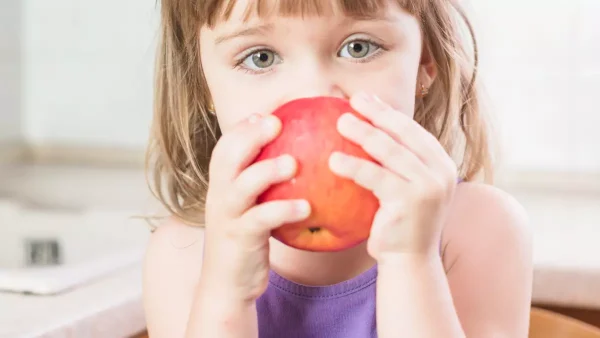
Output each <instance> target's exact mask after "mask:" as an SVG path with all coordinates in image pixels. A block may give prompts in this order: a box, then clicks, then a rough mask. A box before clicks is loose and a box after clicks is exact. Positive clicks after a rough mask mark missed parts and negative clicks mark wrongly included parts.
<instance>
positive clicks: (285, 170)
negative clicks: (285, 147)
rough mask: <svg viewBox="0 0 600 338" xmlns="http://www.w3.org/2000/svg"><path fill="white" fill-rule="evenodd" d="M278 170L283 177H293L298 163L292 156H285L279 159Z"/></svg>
mask: <svg viewBox="0 0 600 338" xmlns="http://www.w3.org/2000/svg"><path fill="white" fill-rule="evenodd" d="M277 169H278V170H279V173H280V174H281V175H284V176H287V175H291V174H293V173H294V170H295V169H296V161H294V158H293V157H291V156H290V155H283V156H281V157H279V158H278V159H277Z"/></svg>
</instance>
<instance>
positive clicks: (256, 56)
mask: <svg viewBox="0 0 600 338" xmlns="http://www.w3.org/2000/svg"><path fill="white" fill-rule="evenodd" d="M276 61H277V54H275V53H274V52H272V51H270V50H259V51H256V52H254V53H252V54H250V55H248V56H247V57H246V58H245V59H244V60H243V61H242V64H243V65H244V66H245V67H246V68H249V69H252V70H262V69H265V68H269V67H271V66H272V65H273V64H275V62H276Z"/></svg>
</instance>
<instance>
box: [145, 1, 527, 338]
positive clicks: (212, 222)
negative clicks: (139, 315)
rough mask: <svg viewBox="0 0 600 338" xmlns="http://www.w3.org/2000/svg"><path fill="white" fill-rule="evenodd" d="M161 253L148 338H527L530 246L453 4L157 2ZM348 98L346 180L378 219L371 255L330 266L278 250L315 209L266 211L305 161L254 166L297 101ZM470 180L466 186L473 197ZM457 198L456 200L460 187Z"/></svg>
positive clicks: (154, 260) (341, 258)
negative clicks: (502, 176)
mask: <svg viewBox="0 0 600 338" xmlns="http://www.w3.org/2000/svg"><path fill="white" fill-rule="evenodd" d="M161 11H162V30H161V32H162V35H161V38H162V39H161V43H160V50H159V58H158V65H157V72H158V73H157V85H156V115H155V121H154V138H153V143H152V147H151V148H150V155H151V156H152V158H151V159H152V163H153V173H154V183H155V185H154V190H155V192H156V193H157V195H158V197H159V198H160V200H161V201H162V202H164V204H165V205H166V206H167V207H168V208H169V210H170V211H171V212H172V214H173V216H172V217H171V218H170V219H169V220H167V221H166V222H164V223H163V224H162V225H161V226H159V227H158V228H157V229H156V231H155V232H154V234H153V235H152V238H151V240H150V243H149V247H148V250H147V256H146V263H145V273H144V300H145V310H146V315H147V323H148V331H149V334H150V336H151V337H152V338H161V337H164V338H174V337H201V338H230V337H231V338H233V337H236V338H238V337H244V338H245V337H252V338H254V337H261V338H265V337H274V338H281V337H299V338H311V337H319V338H320V337H322V338H352V337H357V338H359V337H360V338H363V337H382V338H385V337H411V338H412V337H417V338H425V337H434V338H441V337H474V338H486V337H511V338H512V337H526V336H527V334H528V322H529V309H530V297H531V283H532V257H531V256H532V253H531V239H530V235H529V230H528V229H527V224H526V216H525V214H524V212H523V210H522V208H521V207H520V206H519V205H518V204H517V203H516V202H515V201H514V200H513V199H512V198H511V197H509V196H507V195H506V194H505V193H503V192H501V191H499V190H498V189H496V188H493V187H491V186H490V185H488V184H485V183H476V182H475V181H476V180H477V178H478V177H483V178H484V179H485V180H487V181H488V182H489V177H490V176H489V175H490V172H491V171H490V169H491V167H490V166H491V161H490V158H491V155H490V153H489V149H488V141H487V134H486V133H487V131H486V125H485V123H484V119H483V115H482V112H480V109H479V106H478V93H477V91H476V89H475V87H476V84H475V81H474V79H475V71H474V70H475V69H476V68H475V66H476V62H474V61H476V58H475V60H474V61H473V62H471V61H470V60H469V53H467V48H466V47H464V44H463V42H462V41H461V39H460V35H459V23H460V22H459V21H458V20H456V18H460V15H457V14H460V13H462V12H461V11H460V10H459V9H458V5H457V4H455V3H453V1H451V0H411V1H409V0H344V1H334V0H279V1H269V0H262V1H258V0H256V1H235V0H229V1H225V0H162V8H161ZM311 96H335V97H341V98H347V99H349V100H350V102H351V104H352V106H353V107H354V108H355V109H356V110H357V111H358V112H359V113H360V114H362V115H363V116H364V117H365V118H366V119H367V120H368V121H370V122H371V123H365V122H361V120H358V119H356V118H353V117H352V116H350V115H348V116H343V117H342V118H340V119H339V121H338V125H337V129H338V131H339V133H340V134H341V135H343V136H344V137H346V138H347V139H349V140H350V141H352V142H355V143H356V144H359V145H361V146H362V147H363V148H364V149H365V151H367V152H368V153H370V154H371V155H372V156H373V157H374V158H375V159H377V160H378V162H380V163H381V165H374V164H373V163H371V162H366V161H362V160H360V159H358V158H355V157H351V156H348V155H346V154H343V153H335V154H333V155H332V156H331V157H330V158H329V167H330V169H331V170H332V171H333V172H334V173H335V174H336V175H339V176H341V177H344V178H349V179H352V180H354V181H355V182H356V183H357V184H359V185H361V186H363V187H365V188H367V189H370V190H372V191H373V192H374V194H375V195H376V196H377V198H378V199H379V201H380V209H379V210H378V212H377V215H376V217H375V220H374V223H373V226H372V231H371V236H370V237H369V239H368V240H367V241H366V242H365V243H362V244H360V245H357V246H355V247H353V248H351V249H348V250H344V251H341V252H334V253H314V252H305V251H300V250H296V249H293V248H290V247H287V246H285V245H283V244H282V243H280V242H278V241H276V240H273V239H272V238H270V235H269V234H270V231H271V230H272V229H274V228H277V227H279V226H281V225H282V224H284V223H287V222H294V221H299V220H302V219H304V218H306V217H307V216H308V215H309V214H310V212H311V211H310V205H308V203H307V202H306V201H303V200H298V201H290V200H286V201H274V202H269V203H265V204H260V205H255V203H254V202H255V199H256V197H257V196H258V195H259V194H260V193H261V192H262V191H264V190H265V189H266V188H267V187H268V186H269V185H271V184H274V183H277V182H281V181H284V180H288V179H291V178H292V177H293V176H294V172H295V169H296V166H295V165H296V164H295V162H294V159H293V158H291V157H290V156H282V157H280V158H277V159H272V160H265V161H262V162H258V163H256V164H251V163H252V160H253V159H254V158H255V156H256V155H257V154H258V152H259V150H260V149H261V147H262V146H264V145H265V144H267V143H268V142H270V141H271V140H273V139H274V138H275V137H276V136H277V135H278V132H279V130H280V128H281V122H280V121H279V120H278V119H277V118H275V117H274V116H272V115H270V112H272V111H273V110H274V109H275V108H276V107H278V106H280V105H281V104H283V103H285V102H287V101H290V100H292V99H296V98H300V97H311ZM459 178H460V179H459ZM458 181H461V183H460V184H459V183H458Z"/></svg>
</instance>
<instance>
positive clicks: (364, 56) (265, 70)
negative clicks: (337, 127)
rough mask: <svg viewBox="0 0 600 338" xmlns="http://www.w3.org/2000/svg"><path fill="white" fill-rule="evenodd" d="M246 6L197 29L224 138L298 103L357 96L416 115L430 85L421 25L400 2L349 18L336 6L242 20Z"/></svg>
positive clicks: (431, 67)
mask: <svg viewBox="0 0 600 338" xmlns="http://www.w3.org/2000/svg"><path fill="white" fill-rule="evenodd" d="M332 3H333V1H332ZM246 5H247V2H246V1H237V3H236V4H235V6H234V8H233V11H232V14H231V17H230V18H229V19H228V20H227V21H221V22H219V23H217V25H216V26H215V27H214V29H209V28H208V27H203V28H202V29H201V31H200V50H201V51H200V56H201V62H202V67H203V69H204V73H205V76H206V81H207V83H208V88H209V89H210V93H211V96H212V99H213V104H214V107H215V111H216V114H217V117H218V120H219V125H220V127H221V130H222V131H223V132H224V133H226V132H227V130H228V129H230V128H231V127H232V126H233V125H235V124H236V123H238V122H240V121H242V120H244V119H246V118H248V117H249V116H250V115H252V114H255V113H258V114H269V113H271V112H272V111H273V110H274V109H275V108H277V107H278V106H280V105H281V104H283V103H285V102H287V101H290V100H293V99H296V98H300V97H311V96H337V97H343V98H349V97H350V96H352V95H353V94H355V93H356V92H358V91H366V92H369V93H371V94H374V95H377V96H378V97H379V98H381V99H382V100H383V101H385V102H387V103H388V104H390V105H391V106H392V107H394V108H395V109H397V110H398V111H400V112H402V113H404V114H407V115H410V116H412V115H413V112H414V104H415V95H416V93H417V92H419V91H420V90H421V84H423V85H425V86H426V87H429V85H430V84H431V82H432V81H433V77H434V75H435V65H434V62H433V60H432V58H431V57H430V55H429V53H428V51H427V49H426V48H423V44H422V35H421V32H420V26H419V23H418V21H417V19H416V18H415V17H413V16H412V15H410V14H409V13H408V12H406V11H405V10H404V9H402V8H400V7H399V6H398V5H397V4H396V1H393V0H390V1H389V4H388V6H387V8H385V9H384V10H382V11H380V12H379V13H378V14H377V15H376V16H374V17H369V18H353V17H348V16H345V15H344V14H343V13H342V12H341V11H340V10H339V9H337V8H335V7H334V5H333V4H332V6H331V8H330V9H329V10H328V11H326V13H324V14H322V15H319V16H316V15H315V16H307V17H304V18H302V17H301V16H292V17H290V16H287V17H285V16H280V15H277V14H273V15H270V16H264V17H260V18H259V17H257V16H253V17H250V19H249V20H246V21H245V22H244V20H243V19H244V14H245V10H246ZM423 52H425V53H423Z"/></svg>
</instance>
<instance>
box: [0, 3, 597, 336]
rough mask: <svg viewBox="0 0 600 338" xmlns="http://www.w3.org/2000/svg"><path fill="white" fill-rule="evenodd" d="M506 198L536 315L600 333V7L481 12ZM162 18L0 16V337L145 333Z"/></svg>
mask: <svg viewBox="0 0 600 338" xmlns="http://www.w3.org/2000/svg"><path fill="white" fill-rule="evenodd" d="M465 6H466V8H467V10H468V12H469V14H470V15H471V18H472V20H473V24H474V25H475V29H476V34H477V38H478V42H479V47H480V63H481V70H480V71H481V76H482V79H483V81H484V84H485V87H486V92H487V95H488V96H489V103H488V106H489V107H490V108H491V112H492V114H493V118H494V119H495V121H496V123H495V127H496V128H497V131H498V135H499V137H500V138H499V141H500V144H501V147H502V152H501V158H500V159H501V162H500V163H499V166H498V168H497V170H498V173H497V174H498V177H497V185H498V186H500V187H501V188H503V189H505V190H508V191H509V192H511V193H513V194H514V196H515V197H516V198H517V199H518V200H519V201H520V202H521V203H522V204H523V205H524V206H525V207H526V209H527V211H528V213H529V215H530V219H531V223H532V227H533V229H534V233H535V263H536V266H535V269H536V270H535V282H534V306H537V307H543V308H546V309H551V310H552V311H554V312H559V313H563V314H567V315H568V316H570V317H572V318H577V319H578V320H581V321H583V322H587V323H589V324H591V325H596V326H598V325H600V248H598V246H597V243H598V242H599V241H600V149H599V148H600V132H598V125H600V108H599V105H598V93H600V24H599V23H598V21H597V18H598V17H600V1H598V0H552V1H544V2H542V1H535V0H519V1H517V0H505V1H491V0H479V1H477V2H466V3H465ZM157 25H158V8H157V7H156V3H155V1H142V0H128V1H117V0H106V1H86V0H79V1H76V0H56V1H40V0H0V337H11V338H12V337H40V336H44V337H67V336H68V337H129V336H133V335H136V334H138V333H140V332H143V331H144V327H145V322H144V318H143V313H142V310H141V275H140V274H141V259H142V256H143V250H144V245H145V243H146V240H147V238H148V236H149V235H150V231H149V229H150V228H149V227H148V225H147V224H146V223H145V222H144V221H143V220H141V219H139V218H135V217H132V216H136V215H142V214H148V213H150V212H154V211H157V210H160V208H159V207H158V205H157V203H156V202H155V201H154V200H153V198H152V197H151V196H150V193H149V192H148V190H147V188H146V182H145V178H144V173H143V160H144V151H145V146H146V142H147V140H148V128H149V125H150V121H151V115H152V85H153V84H152V77H153V61H154V52H155V45H156V42H157V40H156V37H157ZM565 337H567V336H565Z"/></svg>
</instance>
